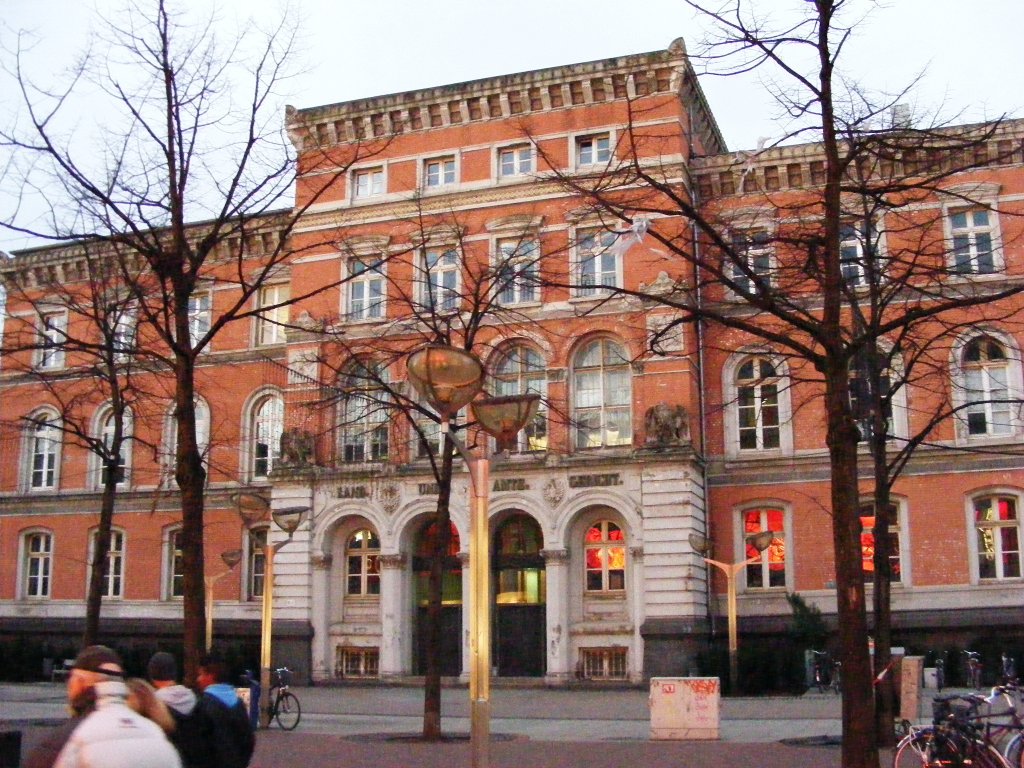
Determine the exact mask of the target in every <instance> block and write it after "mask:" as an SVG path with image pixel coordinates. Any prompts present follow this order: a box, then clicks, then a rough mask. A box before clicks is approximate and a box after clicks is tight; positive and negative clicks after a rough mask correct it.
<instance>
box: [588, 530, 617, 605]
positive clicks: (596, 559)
mask: <svg viewBox="0 0 1024 768" xmlns="http://www.w3.org/2000/svg"><path fill="white" fill-rule="evenodd" d="M583 556H584V559H585V562H586V582H585V583H586V591H587V592H622V591H623V590H625V589H626V535H625V534H624V533H623V532H622V528H620V527H619V526H618V525H617V524H616V523H613V522H611V521H610V520H599V521H597V522H596V523H594V524H593V525H591V526H590V527H589V528H587V532H586V534H585V535H584V537H583Z"/></svg>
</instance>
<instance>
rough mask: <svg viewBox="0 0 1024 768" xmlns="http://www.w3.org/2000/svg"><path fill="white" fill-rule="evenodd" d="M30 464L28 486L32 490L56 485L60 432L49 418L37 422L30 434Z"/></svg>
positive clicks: (48, 488) (42, 489) (45, 488)
mask: <svg viewBox="0 0 1024 768" xmlns="http://www.w3.org/2000/svg"><path fill="white" fill-rule="evenodd" d="M30 440H31V445H32V464H31V466H30V467H29V487H30V489H31V490H33V491H45V490H51V489H53V488H56V487H57V451H58V450H59V448H60V433H59V431H58V429H57V425H56V424H55V423H54V422H52V421H49V420H43V421H40V422H38V423H37V424H36V425H35V426H34V428H33V430H32V434H31V436H30Z"/></svg>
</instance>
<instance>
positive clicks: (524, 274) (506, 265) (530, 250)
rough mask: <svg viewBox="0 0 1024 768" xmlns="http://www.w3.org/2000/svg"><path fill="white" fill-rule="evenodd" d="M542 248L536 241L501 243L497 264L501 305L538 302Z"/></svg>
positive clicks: (495, 280)
mask: <svg viewBox="0 0 1024 768" xmlns="http://www.w3.org/2000/svg"><path fill="white" fill-rule="evenodd" d="M539 254H540V247H539V246H538V244H537V241H536V240H501V241H499V242H498V253H497V258H498V263H497V264H496V265H495V276H494V282H495V290H496V292H497V295H498V302H499V303H500V304H504V305H506V306H508V305H510V304H525V303H529V302H534V301H537V300H538V298H539V295H538V294H539V289H538V285H537V259H538V257H539Z"/></svg>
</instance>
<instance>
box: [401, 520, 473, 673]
mask: <svg viewBox="0 0 1024 768" xmlns="http://www.w3.org/2000/svg"><path fill="white" fill-rule="evenodd" d="M436 539H437V523H435V522H428V523H425V524H424V525H423V526H422V527H421V528H420V530H419V532H418V533H417V534H416V544H415V547H414V550H413V551H414V553H415V554H414V555H413V559H412V568H413V577H414V579H415V600H416V626H415V627H414V629H413V648H414V649H415V658H414V662H415V668H414V670H413V672H414V674H417V675H422V674H423V673H424V672H425V671H426V668H427V642H426V635H427V601H428V599H429V596H430V557H431V553H432V552H433V551H434V542H435V541H436ZM459 546H460V544H459V532H458V531H457V530H456V529H455V526H454V525H452V527H451V538H450V539H449V542H448V552H447V554H446V555H445V559H444V568H443V573H442V576H441V647H440V648H439V649H437V653H438V658H439V660H440V667H441V674H442V675H444V676H446V677H457V676H458V675H460V674H461V673H462V563H461V561H460V560H459Z"/></svg>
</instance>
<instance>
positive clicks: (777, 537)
mask: <svg viewBox="0 0 1024 768" xmlns="http://www.w3.org/2000/svg"><path fill="white" fill-rule="evenodd" d="M741 515H742V518H743V521H742V522H743V527H742V529H741V530H742V531H743V557H744V558H745V559H747V560H750V559H752V558H755V557H756V558H757V561H756V562H753V563H747V567H746V569H745V573H746V577H747V588H748V589H767V588H769V587H785V586H786V513H785V511H784V510H781V509H777V508H774V507H761V508H758V509H745V510H743V512H742V513H741ZM762 531H771V532H772V534H773V537H772V541H771V544H769V545H768V548H767V549H766V550H764V551H763V552H758V551H757V547H755V546H754V544H753V541H752V537H754V536H756V535H757V534H758V533H761V532H762Z"/></svg>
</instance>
